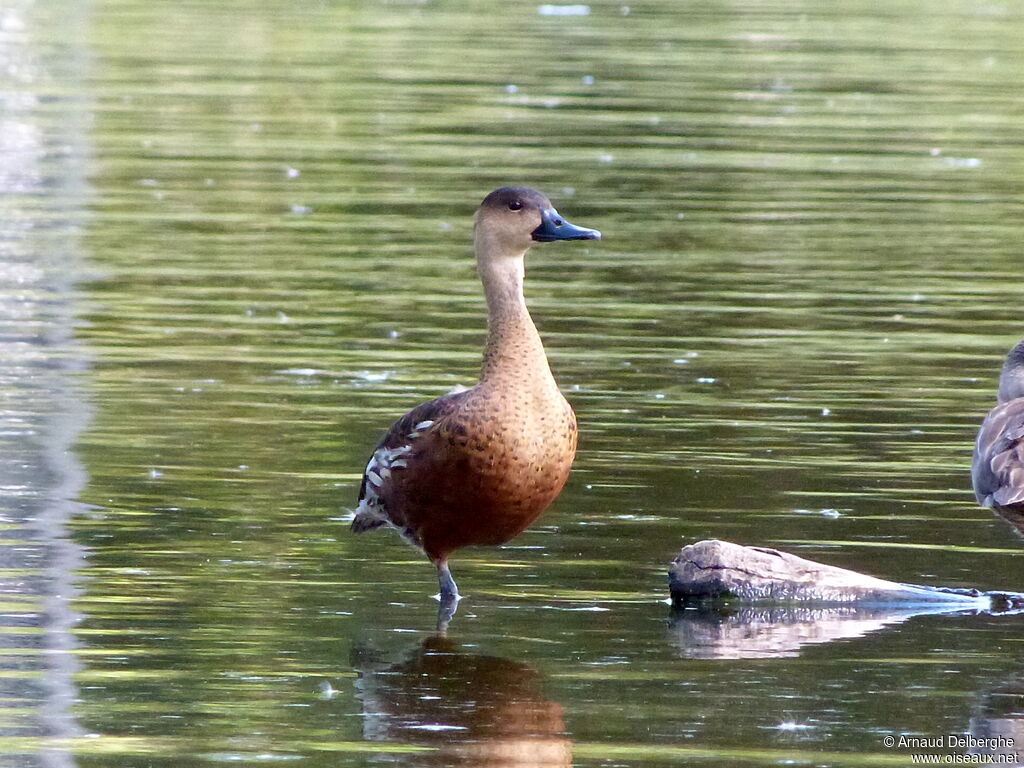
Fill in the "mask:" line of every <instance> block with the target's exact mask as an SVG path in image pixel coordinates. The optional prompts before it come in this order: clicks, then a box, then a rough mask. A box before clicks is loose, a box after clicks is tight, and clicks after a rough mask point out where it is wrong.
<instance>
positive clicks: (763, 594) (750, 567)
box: [669, 539, 1024, 611]
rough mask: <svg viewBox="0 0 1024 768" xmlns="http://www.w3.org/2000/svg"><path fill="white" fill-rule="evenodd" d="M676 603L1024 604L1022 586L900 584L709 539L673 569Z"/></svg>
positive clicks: (992, 607)
mask: <svg viewBox="0 0 1024 768" xmlns="http://www.w3.org/2000/svg"><path fill="white" fill-rule="evenodd" d="M669 590H670V592H671V593H672V599H673V601H674V602H675V603H677V604H679V603H690V602H695V601H702V600H708V599H715V598H725V597H732V598H736V599H738V600H741V601H750V602H785V603H792V602H814V603H845V604H849V603H860V604H868V603H874V604H889V603H903V604H908V603H909V604H914V605H936V604H943V605H949V606H953V605H959V606H962V607H963V608H964V609H965V610H971V609H974V610H984V611H1005V610H1016V609H1020V608H1024V595H1022V594H1020V593H1016V592H979V591H978V590H973V589H944V588H936V587H921V586H914V585H912V584H899V583H897V582H894V581H885V580H884V579H876V578H875V577H874V576H867V575H865V574H863V573H857V572H856V571H850V570H847V569H845V568H837V567H835V566H832V565H825V564H823V563H816V562H814V561H813V560H805V559H804V558H802V557H797V556H796V555H791V554H789V553H788V552H779V551H778V550H775V549H765V548H762V547H744V546H740V545H739V544H732V543H730V542H728V541H719V540H717V539H708V540H705V541H698V542H697V543H696V544H690V545H688V546H686V547H683V549H682V551H681V552H680V553H679V556H678V557H677V558H676V559H675V560H674V561H673V563H672V566H671V568H670V569H669Z"/></svg>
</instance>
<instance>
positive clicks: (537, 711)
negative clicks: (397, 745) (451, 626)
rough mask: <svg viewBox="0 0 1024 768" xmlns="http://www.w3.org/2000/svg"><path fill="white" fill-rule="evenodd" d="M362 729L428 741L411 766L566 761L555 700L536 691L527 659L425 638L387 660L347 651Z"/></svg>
mask: <svg viewBox="0 0 1024 768" xmlns="http://www.w3.org/2000/svg"><path fill="white" fill-rule="evenodd" d="M353 656H354V658H353V663H354V666H355V668H356V672H357V674H358V679H357V681H356V691H357V694H356V695H357V697H358V698H359V700H360V701H361V703H362V707H363V713H364V717H365V720H364V725H363V735H364V736H365V737H366V738H367V739H370V740H374V741H399V742H404V743H409V744H416V745H422V746H429V747H435V748H436V749H435V750H432V751H429V752H424V753H421V754H416V755H409V756H408V758H407V759H408V761H409V764H412V765H422V766H433V765H445V766H478V767H479V768H495V767H496V766H502V767H503V768H513V767H517V768H527V767H535V768H541V767H543V768H549V767H553V766H569V765H572V750H571V742H570V741H569V739H567V738H566V736H565V722H564V719H563V714H562V707H561V705H560V704H558V703H556V702H554V701H551V700H550V699H548V698H547V697H546V696H545V695H544V694H543V691H542V690H541V677H540V675H539V674H538V672H537V671H536V670H535V669H534V668H533V667H530V666H529V665H527V664H523V663H522V662H518V661H511V660H509V659H503V658H500V657H498V656H485V655H481V654H474V653H465V652H463V651H462V650H460V649H459V646H458V644H456V643H454V642H453V641H451V640H449V639H448V638H445V637H439V636H438V637H430V638H428V639H427V640H425V641H424V642H423V643H421V644H420V645H419V646H417V647H416V648H414V649H412V650H411V652H409V653H408V654H407V655H406V657H405V658H404V659H402V660H401V661H398V662H396V663H386V662H382V661H379V660H377V659H375V658H374V654H373V652H372V651H369V650H367V649H364V648H359V649H356V650H355V651H354V654H353Z"/></svg>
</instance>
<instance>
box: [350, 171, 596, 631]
mask: <svg viewBox="0 0 1024 768" xmlns="http://www.w3.org/2000/svg"><path fill="white" fill-rule="evenodd" d="M600 237H601V233H600V232H598V231H597V230H595V229H586V228H584V227H577V226H575V225H573V224H570V223H569V222H568V221H566V220H565V219H563V218H562V217H561V216H560V215H559V214H558V212H557V211H556V210H555V209H554V207H553V206H552V205H551V202H550V201H549V200H548V199H547V198H546V197H545V196H544V195H542V194H541V193H540V192H537V191H536V190H533V189H527V188H525V187H503V188H502V189H497V190H495V191H494V192H491V193H490V194H489V195H487V197H485V198H484V200H483V202H482V203H481V204H480V208H479V209H478V210H477V212H476V216H475V221H474V228H473V245H474V250H475V252H476V262H477V270H478V272H479V274H480V279H481V280H482V282H483V286H484V294H485V295H486V298H487V327H488V332H487V344H486V347H485V350H484V360H483V369H482V371H481V373H480V381H479V383H478V384H477V385H476V386H474V387H473V388H472V389H468V390H466V391H464V392H459V393H456V394H449V395H445V396H444V397H439V398H437V399H436V400H431V401H430V402H428V403H423V404H422V405H420V406H417V407H416V408H413V409H412V410H411V411H409V412H408V413H407V414H405V416H403V417H402V418H400V419H399V420H398V421H396V422H395V423H394V424H393V425H392V426H391V429H389V430H388V432H387V434H386V435H384V438H383V439H382V440H381V441H380V444H379V445H378V446H377V448H376V449H375V450H374V452H373V455H372V456H371V457H370V461H369V463H368V464H367V465H366V470H365V473H364V474H363V481H362V485H361V487H360V489H359V506H358V507H357V508H356V513H355V518H354V519H353V521H352V530H353V531H355V532H356V533H360V532H362V531H368V530H372V529H374V528H378V527H380V526H382V525H388V526H390V527H392V528H395V529H396V530H397V531H398V533H399V534H400V535H401V536H402V538H403V539H405V540H406V541H407V542H408V543H410V544H411V545H413V546H414V547H416V548H418V549H420V550H422V551H423V552H424V553H425V554H426V555H427V557H429V558H430V561H431V562H432V563H433V564H434V565H435V566H436V568H437V576H438V584H439V586H440V590H441V593H440V598H441V601H442V604H444V603H449V604H452V603H454V602H455V601H457V600H458V599H459V592H458V588H457V587H456V585H455V580H454V579H453V578H452V575H451V571H450V570H449V568H448V558H449V556H450V555H451V553H452V552H453V551H455V550H456V549H459V548H461V547H467V546H471V545H476V544H490V545H497V544H503V543H505V542H506V541H508V540H509V539H511V538H512V537H514V536H516V535H517V534H519V533H520V532H521V531H523V529H525V528H526V527H527V526H528V525H530V523H532V522H533V521H534V520H535V519H536V518H537V516H538V515H540V513H541V512H543V511H544V510H545V509H546V508H547V507H548V505H549V504H551V502H552V501H554V499H555V497H556V496H558V494H559V492H560V491H561V490H562V486H564V485H565V481H566V479H567V478H568V476H569V467H570V465H571V464H572V461H573V457H574V455H575V453H576V417H575V416H574V414H573V411H572V408H571V407H570V406H569V403H567V402H566V400H565V398H564V397H562V394H561V392H559V390H558V386H557V384H556V383H555V379H554V377H553V376H552V375H551V369H550V367H549V366H548V361H547V357H546V356H545V354H544V347H543V346H542V344H541V340H540V335H539V334H538V333H537V328H536V326H534V324H533V320H532V319H531V318H530V313H529V312H528V311H527V309H526V302H525V300H524V298H523V276H524V268H523V260H524V256H525V255H526V252H527V251H528V250H529V249H530V247H531V246H533V245H534V244H536V243H544V242H549V241H553V240H599V239H600ZM452 612H454V609H453V610H452ZM449 617H450V616H449Z"/></svg>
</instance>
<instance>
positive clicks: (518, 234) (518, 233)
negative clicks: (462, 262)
mask: <svg viewBox="0 0 1024 768" xmlns="http://www.w3.org/2000/svg"><path fill="white" fill-rule="evenodd" d="M474 234H475V239H476V244H477V255H478V257H479V256H484V255H490V256H521V255H522V254H524V253H525V252H526V251H527V249H528V248H529V247H530V246H531V245H534V244H535V243H548V242H551V241H553V240H600V239H601V233H600V232H598V231H597V230H596V229H587V228H586V227H577V226H576V225H575V224H570V223H569V222H568V221H566V220H565V219H564V218H562V216H561V215H560V214H559V213H558V211H556V210H555V207H554V206H553V205H551V201H550V200H548V199H547V198H546V197H544V195H542V194H541V193H540V192H538V191H537V190H535V189H530V188H528V187H502V188H501V189H496V190H494V191H493V192H491V194H489V195H488V196H487V197H485V198H484V201H483V202H482V203H480V208H479V209H478V210H477V212H476V218H475V224H474Z"/></svg>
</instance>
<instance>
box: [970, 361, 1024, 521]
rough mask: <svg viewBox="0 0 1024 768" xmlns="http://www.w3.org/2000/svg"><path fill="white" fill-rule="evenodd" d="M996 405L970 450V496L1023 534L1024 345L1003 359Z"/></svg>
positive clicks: (986, 418)
mask: <svg viewBox="0 0 1024 768" xmlns="http://www.w3.org/2000/svg"><path fill="white" fill-rule="evenodd" d="M996 401H997V405H996V407H995V408H993V409H992V410H991V411H989V413H988V416H986V417H985V421H984V422H983V423H982V425H981V429H980V430H979V431H978V439H977V442H976V443H975V447H974V461H973V463H972V467H971V480H972V482H973V485H974V495H975V496H976V497H977V499H978V503H979V504H981V505H983V506H986V507H991V508H992V509H994V510H995V511H996V512H998V513H999V514H1000V515H1002V516H1003V517H1004V518H1005V519H1006V520H1007V521H1008V522H1009V523H1010V524H1011V525H1013V526H1014V527H1015V528H1016V529H1017V531H1018V532H1020V533H1022V534H1024V341H1022V342H1020V343H1019V344H1017V346H1015V347H1014V348H1013V349H1011V350H1010V352H1009V354H1008V355H1007V356H1006V362H1005V363H1004V364H1003V371H1002V373H1001V374H1000V376H999V392H998V395H997V397H996Z"/></svg>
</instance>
